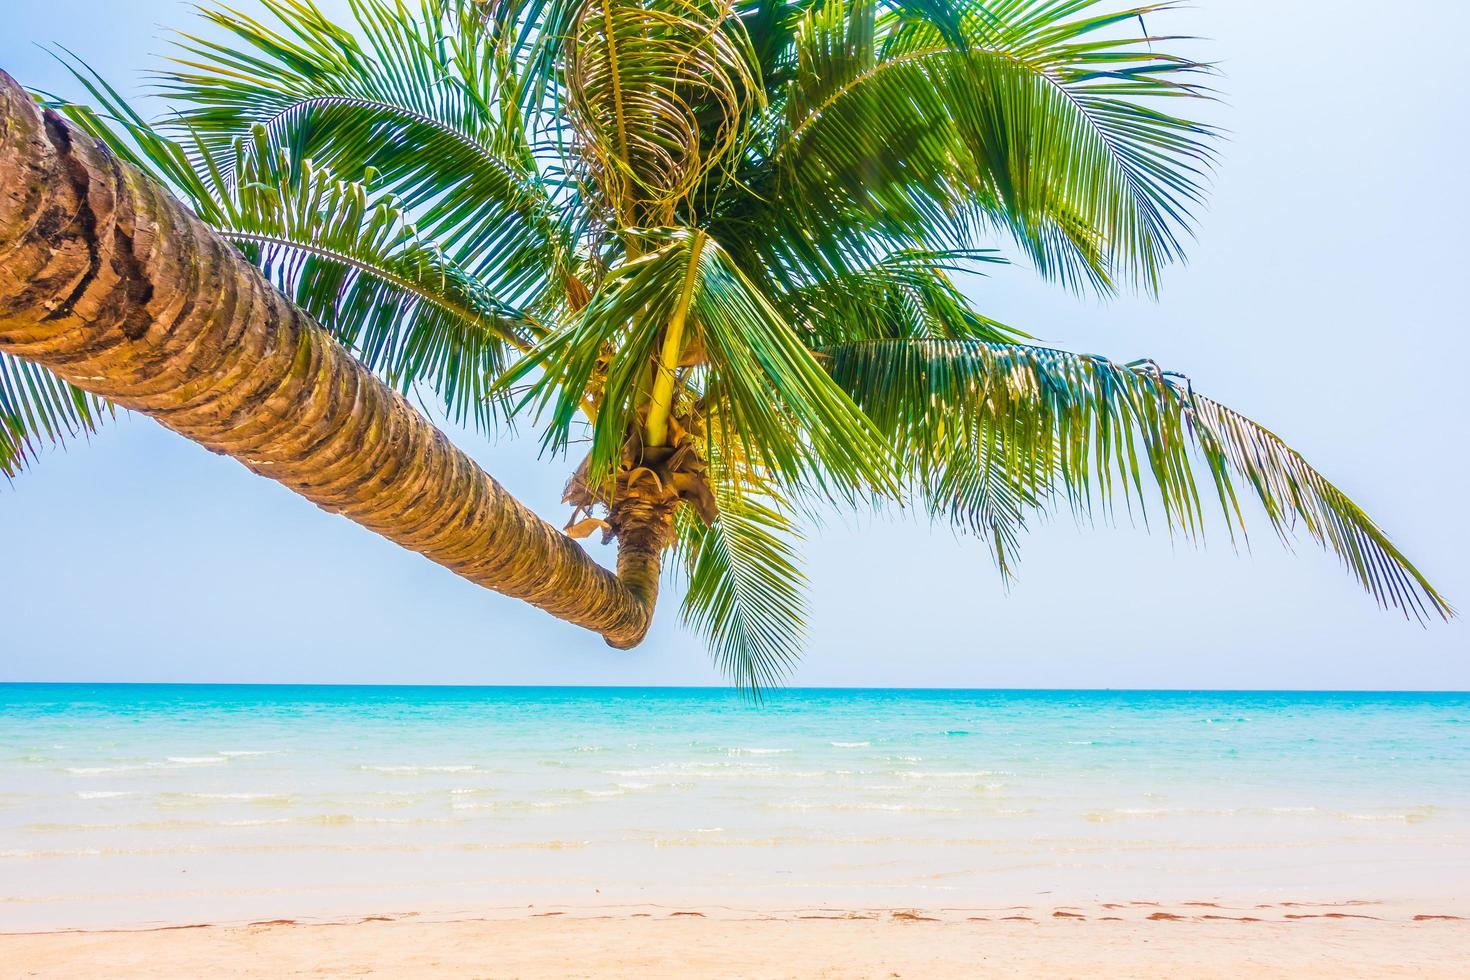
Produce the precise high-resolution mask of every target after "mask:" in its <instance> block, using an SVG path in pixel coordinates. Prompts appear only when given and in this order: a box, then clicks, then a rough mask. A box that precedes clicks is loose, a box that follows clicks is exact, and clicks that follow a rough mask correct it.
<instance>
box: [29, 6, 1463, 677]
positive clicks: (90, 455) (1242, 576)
mask: <svg viewBox="0 0 1470 980" xmlns="http://www.w3.org/2000/svg"><path fill="white" fill-rule="evenodd" d="M237 5H239V6H242V7H243V8H245V9H247V10H248V9H251V8H252V7H253V3H252V0H237ZM6 8H7V9H6V22H7V23H6V31H5V33H4V34H3V35H0V68H4V69H5V70H6V71H8V72H10V73H11V74H13V75H15V76H16V77H17V78H19V79H20V80H21V81H23V82H25V83H27V84H30V85H33V86H37V87H43V88H55V89H58V90H60V91H62V92H64V93H67V94H76V89H75V88H74V87H73V86H71V85H69V84H67V81H66V79H65V76H64V75H63V74H62V73H61V72H60V71H59V70H58V68H57V66H56V65H55V64H54V62H52V61H51V59H50V58H49V56H47V55H46V54H45V53H44V52H42V51H40V50H39V49H37V48H36V47H35V46H34V45H35V43H36V42H51V43H61V44H64V45H66V46H67V47H70V48H72V49H73V50H75V51H76V52H78V53H79V54H80V55H82V56H83V57H84V58H86V59H87V60H88V61H90V62H91V63H92V64H93V65H94V66H96V67H97V68H98V69H100V70H101V71H102V72H103V73H104V74H105V75H107V76H108V77H109V78H111V79H112V80H114V81H115V82H119V83H122V84H121V86H120V87H122V88H123V89H124V91H129V92H135V91H137V90H138V87H139V84H140V77H139V72H140V71H141V70H143V69H145V68H147V67H150V66H151V64H153V61H152V56H153V55H155V54H157V53H159V52H161V51H163V50H164V49H165V46H166V45H165V42H164V40H163V34H164V31H163V28H164V27H177V26H189V24H190V21H191V20H192V14H191V13H190V12H189V11H188V9H187V7H186V5H184V4H182V3H177V2H174V0H132V2H129V3H118V4H114V3H102V2H98V0H92V2H87V0H8V3H7V4H6ZM1362 10H1363V8H1362V7H1360V6H1357V5H1344V4H1342V3H1340V2H1339V0H1292V2H1291V3H1280V2H1275V0H1197V2H1196V3H1195V5H1194V7H1193V8H1192V9H1187V10H1184V11H1182V12H1179V13H1175V14H1173V15H1171V17H1170V18H1169V20H1168V22H1167V24H1166V25H1151V26H1153V27H1154V29H1155V30H1158V29H1160V27H1161V26H1167V28H1168V29H1170V30H1174V31H1177V32H1181V33H1189V34H1194V35H1201V36H1204V37H1207V38H1209V41H1208V44H1207V46H1206V47H1205V49H1204V50H1205V51H1206V52H1207V56H1208V57H1209V58H1211V59H1212V60H1215V61H1217V62H1218V63H1219V65H1220V67H1221V69H1222V71H1223V72H1224V76H1223V78H1222V79H1221V80H1220V82H1219V85H1220V87H1221V89H1222V90H1223V92H1224V93H1225V96H1226V100H1227V101H1226V102H1225V104H1223V105H1221V106H1219V107H1216V108H1215V109H1213V110H1212V113H1211V114H1212V118H1214V119H1215V120H1216V121H1217V122H1219V123H1220V124H1222V125H1224V126H1226V127H1228V128H1229V129H1230V130H1231V132H1232V138H1231V142H1230V143H1229V144H1228V145H1227V146H1226V147H1225V150H1224V162H1223V166H1222V168H1221V172H1220V175H1219V178H1218V181H1217V186H1216V190H1215V193H1214V195H1213V197H1212V200H1211V202H1210V206H1209V208H1208V210H1207V211H1205V212H1204V213H1203V214H1202V215H1201V221H1200V230H1199V241H1198V243H1197V244H1196V245H1195V246H1194V247H1193V249H1192V252H1191V262H1190V264H1189V265H1188V266H1186V267H1182V268H1175V269H1173V270H1171V271H1170V273H1169V274H1168V276H1167V278H1166V281H1165V285H1164V290H1163V295H1162V297H1161V298H1160V299H1159V300H1158V301H1157V302H1153V301H1148V300H1142V299H1135V298H1122V299H1118V300H1114V301H1111V302H1107V303H1103V302H1100V301H1098V300H1095V299H1081V300H1079V299H1077V298H1075V297H1073V296H1071V295H1069V294H1067V293H1065V292H1062V291H1060V290H1057V289H1055V288H1051V287H1046V286H1042V285H1039V284H1037V283H1036V282H1035V280H1034V279H1033V277H1032V276H1031V275H1030V274H1029V273H1028V272H1027V270H1025V269H1024V268H1012V269H1002V270H1000V271H998V272H997V273H996V274H995V275H994V276H993V277H992V278H991V279H989V280H985V281H982V282H980V283H978V284H977V285H976V287H975V291H976V295H977V296H978V297H979V299H980V302H981V305H982V308H983V309H984V310H985V311H986V312H987V313H990V314H992V315H994V316H996V317H998V318H999V319H1001V320H1004V321H1007V322H1012V323H1015V324H1017V325H1019V326H1022V327H1025V328H1027V329H1029V330H1030V331H1031V332H1032V333H1035V334H1037V335H1038V336H1040V337H1041V338H1043V339H1045V340H1046V341H1048V342H1051V343H1055V344H1057V345H1059V346H1066V347H1071V348H1074V349H1080V350H1085V351H1089V352H1096V353H1104V354H1108V355H1112V356H1117V357H1121V358H1123V359H1131V358H1133V357H1137V356H1142V355H1148V356H1152V357H1154V358H1156V359H1157V360H1159V361H1160V362H1161V363H1163V364H1164V365H1165V366H1166V367H1169V368H1173V369H1178V370H1181V371H1184V372H1186V373H1188V374H1189V375H1190V376H1191V377H1192V378H1193V379H1194V381H1195V384H1196V386H1197V388H1199V389H1200V390H1202V391H1205V392H1208V393H1210V394H1212V395H1214V396H1215V397H1217V398H1219V399H1220V400H1222V401H1225V402H1226V403H1228V404H1230V405H1232V406H1233V407H1235V408H1238V409H1240V410H1242V411H1244V412H1246V413H1247V414H1249V415H1252V416H1253V417H1255V418H1257V419H1258V420H1260V421H1262V422H1264V423H1265V424H1267V425H1269V426H1270V427H1272V428H1273V429H1274V430H1276V431H1277V432H1279V433H1280V434H1282V435H1283V436H1285V437H1286V438H1287V439H1288V440H1289V441H1291V442H1292V443H1293V444H1294V445H1295V446H1296V447H1297V448H1299V449H1301V450H1302V451H1303V452H1304V453H1305V454H1306V456H1307V457H1308V459H1310V460H1311V461H1312V462H1313V463H1314V464H1315V465H1316V466H1318V467H1319V468H1320V469H1321V470H1323V471H1324V472H1325V473H1326V474H1327V476H1328V477H1329V478H1330V479H1332V480H1334V481H1335V482H1337V483H1338V484H1339V485H1340V486H1341V487H1343V488H1344V489H1345V490H1347V491H1348V492H1349V493H1350V494H1352V495H1353V496H1354V497H1355V498H1356V499H1357V500H1358V501H1359V502H1360V503H1361V504H1363V505H1364V506H1365V507H1366V508H1367V509H1368V511H1369V512H1370V513H1371V514H1373V515H1375V516H1376V517H1377V518H1378V520H1379V521H1380V522H1381V523H1383V524H1384V525H1385V526H1386V527H1387V528H1388V530H1389V531H1390V533H1391V534H1392V535H1393V536H1394V538H1395V540H1396V541H1398V542H1399V543H1400V544H1401V545H1402V546H1403V548H1404V549H1405V550H1406V551H1407V552H1408V553H1409V555H1410V556H1411V557H1413V558H1414V559H1415V560H1417V561H1418V563H1419V564H1420V566H1421V567H1422V568H1423V569H1424V571H1425V572H1426V573H1427V574H1428V575H1429V576H1430V577H1431V579H1432V580H1434V581H1435V582H1436V583H1437V584H1438V585H1439V586H1440V587H1441V588H1442V589H1443V590H1445V591H1446V592H1447V594H1448V595H1449V597H1450V599H1451V601H1452V602H1456V603H1457V604H1459V605H1460V607H1461V608H1470V559H1467V558H1466V555H1467V554H1470V521H1467V518H1466V511H1465V506H1464V500H1465V496H1466V491H1467V482H1470V481H1467V478H1470V463H1467V455H1466V453H1465V448H1464V445H1465V444H1464V440H1465V432H1466V428H1467V422H1470V410H1467V395H1466V390H1467V386H1466V383H1465V377H1466V375H1467V367H1466V365H1467V364H1470V343H1467V339H1466V327H1467V317H1466V314H1465V308H1466V307H1465V299H1464V288H1465V287H1464V282H1465V281H1466V273H1465V267H1466V264H1467V259H1470V249H1467V246H1466V238H1465V236H1466V229H1467V228H1470V205H1467V197H1466V188H1465V184H1464V174H1465V170H1466V155H1467V151H1470V137H1467V135H1466V130H1465V126H1464V123H1465V120H1466V117H1467V108H1470V100H1467V82H1466V74H1465V72H1464V70H1463V65H1462V63H1463V50H1462V47H1463V44H1462V42H1463V39H1464V38H1465V37H1466V36H1467V35H1470V5H1465V4H1462V3H1460V2H1458V0H1403V2H1400V3H1396V4H1393V5H1392V7H1391V11H1392V12H1391V14H1387V13H1379V14H1377V15H1373V16H1369V15H1368V14H1366V13H1361V12H1360V11H1362ZM1456 283H1459V284H1460V285H1458V286H1457V285H1456ZM456 439H457V440H458V441H459V442H460V444H461V445H462V446H464V447H465V448H466V449H467V450H468V451H470V452H471V453H473V454H474V455H475V456H476V458H477V459H478V460H479V461H480V462H481V463H482V465H484V466H485V467H486V469H488V470H489V471H490V472H491V473H493V474H494V475H495V476H497V477H498V478H499V479H500V480H501V481H502V482H504V483H505V484H506V485H507V486H508V487H510V488H511V489H512V490H513V491H514V492H516V493H517V494H519V495H521V496H522V497H523V499H525V500H527V501H528V502H529V503H530V504H531V505H532V506H534V507H536V508H537V509H538V510H540V512H541V513H542V514H544V515H545V516H547V517H548V518H549V519H551V520H554V521H557V522H560V521H561V520H562V519H563V518H564V510H563V508H562V507H561V506H560V505H559V504H557V498H558V496H559V490H560V488H561V486H562V484H563V482H564V481H565V476H566V472H567V469H568V466H569V465H570V464H567V463H565V462H564V461H560V460H552V461H537V460H536V458H535V443H534V440H523V441H521V442H519V443H516V442H509V441H506V442H502V443H500V444H488V443H486V442H484V441H483V440H480V439H478V438H476V437H474V436H473V435H470V434H468V433H456ZM1253 527H1254V528H1255V531H1256V533H1255V535H1254V537H1253V549H1252V551H1251V552H1250V553H1248V554H1242V555H1240V556H1237V555H1236V554H1235V553H1233V552H1232V550H1231V547H1230V544H1229V542H1228V540H1226V539H1225V538H1224V537H1223V535H1220V534H1216V535H1215V536H1214V537H1213V539H1212V541H1211V543H1210V544H1209V545H1208V546H1207V547H1206V548H1204V549H1196V548H1194V547H1192V546H1190V545H1188V544H1185V543H1182V542H1180V543H1171V542H1170V541H1169V540H1168V539H1167V538H1166V537H1165V536H1163V535H1159V534H1155V535H1149V534H1147V533H1145V532H1144V531H1143V530H1142V529H1141V528H1139V529H1134V528H1130V527H1127V526H1124V527H1120V528H1106V527H1099V528H1094V529H1081V530H1079V529H1076V528H1074V527H1073V526H1072V523H1071V521H1070V520H1069V519H1065V518H1063V519H1058V520H1056V521H1054V522H1052V524H1051V525H1049V526H1043V527H1041V528H1039V529H1038V530H1037V531H1036V532H1035V533H1033V534H1032V536H1031V537H1030V539H1029V540H1028V541H1026V542H1025V544H1024V550H1023V552H1022V555H1021V566H1020V579H1019V581H1018V582H1017V583H1016V584H1015V585H1014V586H1013V587H1012V589H1011V590H1010V593H1009V594H1007V593H1006V592H1005V590H1003V589H1002V587H1001V583H1000V581H999V579H998V577H997V576H996V574H995V573H994V571H993V570H992V568H991V565H990V563H989V561H988V559H987V557H986V555H985V553H984V550H983V546H982V545H981V544H979V543H978V542H975V541H973V540H969V539H957V538H955V537H954V536H953V535H952V534H951V533H950V532H949V531H947V530H943V529H939V530H931V529H930V528H928V527H927V526H926V525H923V524H919V523H913V522H903V521H898V522H885V521H877V522H875V521H871V520H863V521H850V522H846V523H843V522H834V523H831V524H828V525H827V526H826V527H823V528H821V529H816V530H813V531H812V533H811V538H810V541H809V542H808V547H807V553H808V557H809V559H810V572H811V575H812V579H813V583H814V601H813V617H812V624H811V625H812V642H811V644H810V648H809V650H808V654H807V657H806V660H805V662H804V664H803V666H802V667H801V668H800V669H799V671H798V672H797V673H796V675H795V676H794V678H793V683H797V684H810V685H827V684H832V685H875V686H886V685H893V686H910V685H913V686H978V687H1011V686H1017V687H1019V686H1035V687H1225V688H1243V687H1250V688H1262V687H1264V688H1272V687H1283V688H1430V689H1433V688H1441V689H1459V690H1464V689H1467V688H1470V628H1467V627H1466V625H1465V624H1464V622H1463V621H1461V622H1456V623H1454V624H1452V625H1449V626H1444V625H1431V626H1430V627H1429V628H1428V629H1422V628H1420V627H1418V626H1416V625H1412V624H1408V623H1405V622H1404V620H1403V619H1402V618H1401V617H1400V616H1398V615H1397V614H1395V613H1386V612H1381V611H1379V610H1378V609H1377V608H1376V607H1375V606H1374V604H1373V602H1372V601H1371V600H1370V599H1369V598H1368V597H1367V596H1366V595H1364V594H1362V593H1361V592H1360V591H1359V590H1358V588H1357V586H1356V584H1355V583H1354V582H1353V581H1352V580H1351V579H1350V578H1349V577H1348V576H1347V575H1346V574H1345V573H1344V572H1342V571H1341V570H1340V569H1339V568H1338V567H1337V565H1336V563H1335V560H1334V559H1332V558H1330V557H1328V556H1325V555H1323V554H1322V553H1321V552H1320V551H1319V550H1318V549H1317V548H1316V546H1315V545H1313V544H1310V543H1303V544H1302V545H1300V546H1299V547H1298V549H1297V552H1296V554H1294V555H1293V554H1289V553H1287V552H1285V551H1284V550H1283V549H1281V548H1280V547H1279V546H1278V545H1277V544H1276V542H1275V540H1274V538H1273V537H1272V535H1271V533H1270V531H1269V529H1268V528H1267V527H1266V526H1265V524H1264V522H1263V521H1261V520H1259V519H1258V520H1256V521H1255V522H1253ZM0 542H3V549H4V557H3V560H0V613H3V624H0V680H99V681H100V680H115V681H125V680H126V681H259V682H290V681H307V682H312V681H322V682H422V683H473V684H517V683H553V684H555V683H572V684H604V683H609V684H700V683H711V682H718V680H719V679H718V676H717V675H716V674H715V673H714V672H713V671H712V670H711V668H710V667H709V663H708V659H707V657H706V654H705V652H704V650H703V648H702V646H701V644H700V642H699V641H698V640H697V638H695V637H693V636H691V635H690V634H688V633H686V632H685V631H683V630H682V629H681V628H680V626H679V624H678V610H677V605H676V601H675V598H674V597H673V596H670V595H666V597H665V601H664V603H663V604H662V605H661V608H660V613H661V615H660V616H659V622H658V624H657V625H656V626H655V628H654V630H653V632H652V634H651V636H650V637H649V639H648V641H647V642H646V643H645V644H644V645H643V646H642V647H640V648H639V649H637V650H634V651H632V652H628V653H619V652H615V651H612V650H609V649H608V648H607V647H605V646H604V645H603V644H602V642H601V641H600V640H599V639H598V638H596V637H594V636H592V635H590V634H587V633H583V632H582V631H580V630H577V629H574V628H572V627H569V626H566V625H564V624H561V623H559V622H557V621H555V620H553V619H551V618H550V617H547V616H545V615H544V614H542V613H540V612H538V611H536V610H534V609H531V608H529V607H525V606H523V605H521V604H519V603H517V602H514V601H512V600H510V599H506V598H504V597H501V596H498V595H495V594H493V593H489V592H485V591H482V590H480V589H477V588H475V587H473V586H470V585H468V584H466V583H465V582H462V581H460V580H459V579H457V578H455V577H454V576H453V575H451V574H450V573H448V572H446V571H444V570H442V569H440V568H438V567H437V566H434V565H432V564H430V563H428V562H427V561H425V560H423V559H421V558H418V557H417V556H414V555H411V554H409V553H407V552H404V551H401V550H399V549H398V548H396V547H395V546H393V545H391V544H388V543H387V542H385V541H382V540H380V539H378V538H376V537H374V536H372V535H371V534H369V533H367V532H365V531H363V530H361V529H359V528H357V527H355V526H354V525H352V524H349V523H347V522H346V521H344V520H342V519H340V518H336V517H331V516H328V515H326V514H324V513H322V512H320V511H318V510H316V509H315V508H314V507H312V506H311V505H310V504H308V503H306V502H305V501H302V500H301V499H299V498H297V497H295V496H293V495H292V494H290V493H289V492H288V491H286V490H284V489H282V488H280V487H278V486H276V485H275V484H273V483H269V482H267V481H264V480H261V479H258V478H256V477H254V476H251V475H250V474H248V473H247V472H246V471H245V470H244V469H243V468H242V467H240V466H239V465H238V464H236V463H234V462H231V461H229V460H227V459H223V458H219V457H215V456H212V455H210V454H209V453H206V452H205V451H204V450H202V449H200V448H198V447H197V446H194V445H192V444H190V443H187V442H185V441H183V440H182V439H180V438H179V437H177V436H174V435H172V434H169V433H167V432H165V431H164V430H162V429H161V428H159V427H158V426H156V425H155V424H154V423H152V422H151V421H149V420H146V419H142V418H124V419H120V420H119V421H117V422H116V423H115V424H110V425H108V426H107V427H106V429H105V430H104V431H103V432H102V433H100V434H99V435H97V436H96V437H94V438H93V440H92V441H91V443H90V444H78V445H75V446H73V447H72V448H71V449H69V450H68V451H66V452H52V453H48V454H47V455H46V456H45V458H44V459H43V460H42V461H41V463H40V465H38V466H36V467H35V468H34V470H33V471H32V472H30V473H28V474H26V475H24V476H22V477H21V478H20V479H18V480H16V481H15V483H14V484H13V486H10V487H8V488H7V487H3V486H0Z"/></svg>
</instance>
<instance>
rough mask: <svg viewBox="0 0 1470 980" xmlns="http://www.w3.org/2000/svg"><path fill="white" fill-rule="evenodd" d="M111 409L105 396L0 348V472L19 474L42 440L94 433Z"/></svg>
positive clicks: (3, 473) (33, 460)
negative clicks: (68, 381)
mask: <svg viewBox="0 0 1470 980" xmlns="http://www.w3.org/2000/svg"><path fill="white" fill-rule="evenodd" d="M112 411H113V409H112V405H111V404H110V403H109V402H107V401H106V400H105V399H102V398H98V397H97V396H96V395H92V394H88V393H87V392H85V391H82V390H81V389H80V388H77V387H75V386H73V385H71V384H68V383H67V382H65V381H63V380H61V379H60V378H58V377H57V376H56V375H54V374H52V373H51V372H50V371H48V370H46V369H45V368H43V367H39V366H38V365H35V364H32V363H30V362H29V361H23V360H21V359H19V358H17V357H12V356H10V355H9V354H5V353H3V352H0V475H4V476H5V477H7V478H9V477H14V476H16V475H17V474H19V473H20V472H21V470H23V469H25V468H26V466H28V465H30V464H32V463H34V462H35V461H36V459H37V457H38V454H39V452H40V449H41V447H42V445H44V444H45V443H47V442H51V443H58V444H59V443H63V442H65V441H66V440H67V439H71V438H74V437H76V436H79V435H83V434H86V433H89V432H95V431H96V430H97V426H98V424H99V423H100V422H101V421H102V419H103V417H104V416H109V415H111V414H112Z"/></svg>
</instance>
